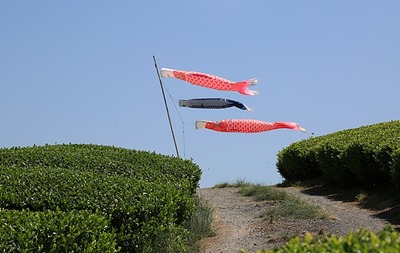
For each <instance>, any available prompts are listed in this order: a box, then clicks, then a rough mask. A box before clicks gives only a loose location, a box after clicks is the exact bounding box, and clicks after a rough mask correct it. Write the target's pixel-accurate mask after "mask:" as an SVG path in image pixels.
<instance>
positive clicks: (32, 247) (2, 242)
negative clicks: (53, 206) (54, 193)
mask: <svg viewBox="0 0 400 253" xmlns="http://www.w3.org/2000/svg"><path fill="white" fill-rule="evenodd" d="M109 223H110V220H109V218H107V217H105V216H101V215H98V214H93V213H90V212H87V211H71V212H62V211H46V212H31V211H12V210H11V211H10V210H0V249H1V250H2V252H54V253H58V252H99V253H100V252H101V253H103V252H107V253H108V252H119V249H118V248H117V242H116V234H115V232H114V230H113V229H111V227H110V226H109Z"/></svg>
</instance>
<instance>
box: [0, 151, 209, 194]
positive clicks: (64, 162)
mask: <svg viewBox="0 0 400 253" xmlns="http://www.w3.org/2000/svg"><path fill="white" fill-rule="evenodd" d="M0 165H4V166H8V167H23V168H31V167H43V168H66V169H71V170H78V171H89V172H96V173H103V174H107V175H110V176H129V177H135V178H140V179H145V180H148V181H152V180H153V179H155V178H159V177H168V178H169V179H171V180H173V181H177V182H179V181H180V180H181V179H187V180H189V182H190V183H191V185H190V188H191V190H192V192H193V193H195V191H196V188H197V187H198V186H199V182H200V178H201V170H200V168H199V166H198V165H196V164H194V163H193V162H192V161H190V160H183V159H178V158H174V157H170V156H166V155H160V154H156V153H154V152H147V151H139V150H131V149H125V148H118V147H112V146H102V145H92V144H59V145H44V146H33V147H13V148H2V149H0Z"/></svg>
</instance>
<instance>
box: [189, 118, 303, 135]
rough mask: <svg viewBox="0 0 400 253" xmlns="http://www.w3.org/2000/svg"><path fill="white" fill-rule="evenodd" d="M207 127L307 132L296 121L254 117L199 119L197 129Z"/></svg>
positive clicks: (256, 131) (220, 130)
mask: <svg viewBox="0 0 400 253" xmlns="http://www.w3.org/2000/svg"><path fill="white" fill-rule="evenodd" d="M199 128H207V129H211V130H214V131H219V132H232V133H259V132H265V131H270V130H275V129H281V128H287V129H292V130H299V131H302V132H306V130H305V129H304V128H302V127H300V126H299V124H297V123H294V122H272V123H270V122H265V121H261V120H254V119H229V120H220V121H207V120H197V121H196V129H199Z"/></svg>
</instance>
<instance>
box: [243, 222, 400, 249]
mask: <svg viewBox="0 0 400 253" xmlns="http://www.w3.org/2000/svg"><path fill="white" fill-rule="evenodd" d="M242 252H244V251H242ZM321 252H335V253H352V252H354V253H381V252H385V253H395V252H400V234H399V232H396V231H395V230H393V228H391V227H386V228H385V229H384V230H382V231H381V232H379V233H374V232H371V231H368V230H366V229H364V228H361V229H359V230H357V231H354V232H350V233H349V234H347V235H346V236H344V237H339V236H335V235H327V236H324V237H313V236H312V235H311V234H309V233H306V235H305V237H304V239H300V237H295V238H293V239H292V240H290V241H289V242H288V243H287V244H286V245H284V246H282V247H279V248H276V249H273V250H259V251H257V253H321Z"/></svg>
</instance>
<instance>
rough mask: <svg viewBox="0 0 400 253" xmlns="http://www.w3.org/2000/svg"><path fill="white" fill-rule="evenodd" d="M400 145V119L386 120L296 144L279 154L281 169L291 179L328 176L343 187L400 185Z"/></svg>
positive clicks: (284, 175) (283, 174)
mask: <svg viewBox="0 0 400 253" xmlns="http://www.w3.org/2000/svg"><path fill="white" fill-rule="evenodd" d="M399 148H400V121H391V122H384V123H379V124H374V125H370V126H363V127H360V128H355V129H348V130H343V131H339V132H335V133H332V134H328V135H324V136H319V137H315V138H310V139H307V140H302V141H299V142H296V143H293V144H291V145H289V146H288V147H286V148H284V149H282V150H281V151H280V152H279V153H278V162H277V169H278V171H279V172H280V174H281V175H282V176H283V177H284V178H285V179H287V180H303V179H309V178H313V177H318V176H320V175H324V176H325V178H326V179H328V180H330V181H331V182H333V183H336V184H338V185H342V186H346V185H350V184H360V185H364V186H373V185H375V186H379V185H393V184H396V185H397V186H398V187H400V180H399V179H398V174H400V172H399V171H398V170H399V168H398V165H396V164H397V163H396V161H397V160H396V159H397V158H396V154H397V150H398V149H399Z"/></svg>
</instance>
